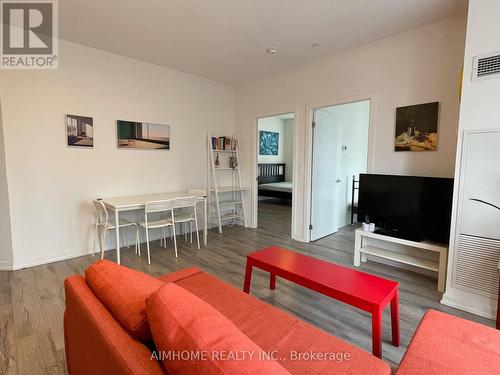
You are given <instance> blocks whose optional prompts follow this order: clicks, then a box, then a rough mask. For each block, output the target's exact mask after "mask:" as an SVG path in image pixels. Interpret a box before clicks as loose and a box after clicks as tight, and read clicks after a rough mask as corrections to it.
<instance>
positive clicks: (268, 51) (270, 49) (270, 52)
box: [266, 47, 278, 55]
mask: <svg viewBox="0 0 500 375" xmlns="http://www.w3.org/2000/svg"><path fill="white" fill-rule="evenodd" d="M266 52H267V53H268V54H269V55H274V54H276V53H277V52H278V49H277V48H274V47H271V48H268V49H267V50H266Z"/></svg>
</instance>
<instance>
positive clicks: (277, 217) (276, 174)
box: [254, 112, 295, 237]
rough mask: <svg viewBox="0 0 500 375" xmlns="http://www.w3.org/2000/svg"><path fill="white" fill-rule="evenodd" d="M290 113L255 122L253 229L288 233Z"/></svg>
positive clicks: (292, 118)
mask: <svg viewBox="0 0 500 375" xmlns="http://www.w3.org/2000/svg"><path fill="white" fill-rule="evenodd" d="M294 131H295V115H294V113H293V112H292V113H285V114H280V115H274V116H267V117H260V118H258V119H257V188H256V197H254V198H255V199H256V202H257V205H256V209H257V212H256V217H257V227H259V228H265V230H268V231H270V232H274V233H276V232H280V233H286V234H288V235H289V236H290V237H291V232H292V212H293V210H292V196H293V152H294Z"/></svg>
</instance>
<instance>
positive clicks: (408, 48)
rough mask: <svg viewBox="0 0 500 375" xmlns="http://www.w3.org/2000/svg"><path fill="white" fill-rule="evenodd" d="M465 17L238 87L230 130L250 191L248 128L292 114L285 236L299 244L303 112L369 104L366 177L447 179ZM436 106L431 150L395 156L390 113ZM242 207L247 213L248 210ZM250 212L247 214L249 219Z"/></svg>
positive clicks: (305, 134)
mask: <svg viewBox="0 0 500 375" xmlns="http://www.w3.org/2000/svg"><path fill="white" fill-rule="evenodd" d="M464 39H465V16H461V17H454V18H451V19H446V20H443V21H440V22H437V23H434V24H431V25H427V26H424V27H421V28H418V29H415V30H412V31H409V32H406V33H404V34H400V35H396V36H393V37H390V38H386V39H383V40H379V41H377V42H374V43H371V44H368V45H364V46H361V47H358V48H354V49H351V50H348V51H345V52H342V53H338V54H335V55H333V56H330V57H328V58H325V59H321V60H317V61H314V62H311V63H308V64H305V65H303V66H301V67H299V68H296V69H291V70H287V71H283V72H280V73H278V74H276V75H274V76H271V77H268V78H266V79H262V80H259V81H257V82H254V83H251V84H248V85H245V86H242V87H240V88H238V89H237V92H236V132H237V134H238V136H239V139H240V145H241V159H242V170H243V172H246V173H245V182H246V184H248V186H253V185H254V184H253V181H252V176H251V173H250V171H251V170H252V169H251V168H252V166H251V160H252V156H251V155H252V150H253V147H254V144H253V141H252V139H253V131H254V130H253V129H254V127H253V124H254V123H255V118H256V117H257V116H258V115H259V114H262V113H265V114H269V113H283V112H290V111H294V112H295V114H296V123H297V129H296V132H295V136H296V138H297V140H298V141H296V149H295V154H296V158H295V162H296V164H297V165H296V166H295V171H296V173H297V175H295V176H294V177H295V178H294V179H295V181H296V185H295V188H296V190H295V192H296V195H297V202H296V203H297V204H295V206H294V210H295V211H294V214H295V215H296V219H297V220H295V224H294V228H293V231H292V236H293V237H294V238H296V239H299V240H304V239H305V235H306V229H305V228H306V226H307V223H306V220H305V219H306V217H307V212H308V207H307V206H306V205H304V202H307V199H308V195H307V189H306V188H307V186H306V185H305V181H306V180H307V176H308V174H307V173H308V168H309V155H310V149H309V145H310V138H309V131H310V129H309V120H310V113H309V109H310V106H314V105H316V106H321V105H323V106H326V105H331V104H340V103H345V102H348V101H350V100H352V99H353V98H355V99H362V98H365V99H366V98H369V97H372V98H373V102H372V111H371V112H372V114H371V121H372V124H371V125H372V128H373V134H372V137H371V140H370V141H371V145H372V160H371V167H372V171H373V172H378V173H402V174H414V175H433V176H453V169H454V160H455V148H456V131H457V124H458V111H459V101H458V78H459V74H460V71H461V68H462V63H463V53H464ZM430 101H439V102H440V103H441V113H440V124H439V131H440V144H439V150H438V151H437V152H421V153H415V152H399V153H395V152H394V133H395V130H394V128H395V113H396V107H399V106H405V105H410V104H419V103H424V102H430ZM252 206H253V205H251V204H250V203H248V205H247V207H252ZM251 214H252V213H251Z"/></svg>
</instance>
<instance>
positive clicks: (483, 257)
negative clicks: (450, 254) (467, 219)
mask: <svg viewBox="0 0 500 375" xmlns="http://www.w3.org/2000/svg"><path fill="white" fill-rule="evenodd" d="M499 260H500V241H498V240H492V239H487V238H481V237H474V236H468V235H464V234H461V235H460V236H459V240H458V248H457V263H456V273H455V284H456V285H458V286H461V287H464V288H466V289H469V290H471V291H475V292H479V293H480V294H484V295H487V296H491V297H495V296H497V295H498V269H497V265H498V261H499Z"/></svg>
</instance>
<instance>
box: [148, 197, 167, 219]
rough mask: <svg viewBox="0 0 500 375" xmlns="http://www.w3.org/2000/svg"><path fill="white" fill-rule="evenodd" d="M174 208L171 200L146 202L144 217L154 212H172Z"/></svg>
mask: <svg viewBox="0 0 500 375" xmlns="http://www.w3.org/2000/svg"><path fill="white" fill-rule="evenodd" d="M173 208H174V200H173V199H164V200H160V201H149V202H146V206H145V211H146V215H147V214H149V213H154V212H167V211H172V210H173Z"/></svg>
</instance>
